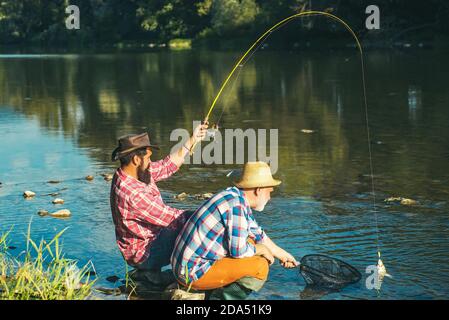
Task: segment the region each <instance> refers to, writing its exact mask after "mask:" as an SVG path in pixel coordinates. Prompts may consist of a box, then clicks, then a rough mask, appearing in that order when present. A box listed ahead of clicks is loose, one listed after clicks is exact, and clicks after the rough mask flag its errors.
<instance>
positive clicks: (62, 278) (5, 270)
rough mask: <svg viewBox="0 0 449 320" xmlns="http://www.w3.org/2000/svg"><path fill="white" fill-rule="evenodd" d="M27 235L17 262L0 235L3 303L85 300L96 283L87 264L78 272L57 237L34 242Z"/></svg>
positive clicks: (3, 237)
mask: <svg viewBox="0 0 449 320" xmlns="http://www.w3.org/2000/svg"><path fill="white" fill-rule="evenodd" d="M30 227H31V222H30V226H29V227H28V234H27V248H26V251H25V254H24V258H23V259H22V260H21V261H19V259H18V258H15V257H12V256H11V255H10V254H9V253H8V252H7V249H8V245H7V242H8V235H9V233H10V231H8V232H7V233H5V234H2V235H1V236H0V299H7V300H82V299H86V298H89V296H90V295H91V293H92V286H93V284H94V283H95V281H96V280H91V279H90V276H89V271H90V268H91V267H93V266H92V264H91V263H88V264H86V265H85V266H84V267H83V268H81V269H78V268H77V266H76V261H74V260H71V259H67V258H65V257H64V255H63V254H62V250H61V248H60V244H59V238H60V237H61V235H62V234H63V233H64V232H65V230H66V229H64V230H62V231H61V232H59V233H58V234H57V235H56V236H55V237H54V238H53V239H52V240H51V241H49V242H46V241H45V240H41V241H40V242H39V244H38V243H36V242H34V241H33V240H32V239H31V237H30Z"/></svg>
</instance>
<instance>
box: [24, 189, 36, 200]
mask: <svg viewBox="0 0 449 320" xmlns="http://www.w3.org/2000/svg"><path fill="white" fill-rule="evenodd" d="M35 195H36V194H35V193H34V192H33V191H29V190H27V191H25V192H24V193H23V197H24V198H32V197H34V196H35Z"/></svg>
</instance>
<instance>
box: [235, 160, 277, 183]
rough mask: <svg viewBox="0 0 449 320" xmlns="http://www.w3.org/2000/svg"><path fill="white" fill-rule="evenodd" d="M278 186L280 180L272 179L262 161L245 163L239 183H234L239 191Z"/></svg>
mask: <svg viewBox="0 0 449 320" xmlns="http://www.w3.org/2000/svg"><path fill="white" fill-rule="evenodd" d="M280 184H281V181H280V180H276V179H273V176H272V175H271V169H270V166H269V165H268V163H266V162H262V161H256V162H247V163H245V166H244V167H243V173H242V176H241V178H240V181H237V182H234V185H235V186H236V187H237V188H241V189H252V188H265V187H275V186H278V185H280Z"/></svg>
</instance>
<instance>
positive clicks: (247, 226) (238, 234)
mask: <svg viewBox="0 0 449 320" xmlns="http://www.w3.org/2000/svg"><path fill="white" fill-rule="evenodd" d="M264 237H265V232H264V231H263V229H262V228H261V227H259V225H258V224H257V222H256V220H255V219H254V216H253V214H252V211H251V207H250V206H249V203H248V201H247V200H246V199H245V197H244V195H243V193H242V191H240V190H239V189H238V188H236V187H231V188H227V189H226V190H223V191H221V192H219V193H217V194H216V195H215V196H213V197H212V198H210V199H209V200H207V201H206V202H205V203H204V204H203V205H202V206H201V207H199V208H198V209H197V210H196V211H195V213H194V214H193V215H192V216H191V217H190V219H189V220H188V221H187V222H186V224H185V225H184V228H183V229H182V231H181V233H180V234H179V235H178V238H177V239H176V244H175V247H174V250H173V253H172V256H171V265H172V268H173V272H174V274H175V276H176V277H177V278H178V280H179V281H181V282H183V283H186V279H187V278H188V281H189V282H191V281H196V280H198V279H200V278H201V277H202V276H203V275H204V274H205V273H206V272H207V271H208V270H209V268H210V267H211V266H212V265H213V263H214V262H215V261H217V260H220V259H223V258H225V257H232V258H245V257H251V256H253V255H254V254H255V253H256V248H255V246H254V245H253V244H251V243H249V242H248V239H253V240H254V242H255V243H259V242H261V241H263V239H264ZM186 273H187V274H188V276H186Z"/></svg>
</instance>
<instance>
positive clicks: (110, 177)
mask: <svg viewBox="0 0 449 320" xmlns="http://www.w3.org/2000/svg"><path fill="white" fill-rule="evenodd" d="M102 176H103V178H104V180H106V181H111V180H112V178H113V177H114V175H113V174H111V173H104V174H102Z"/></svg>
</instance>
